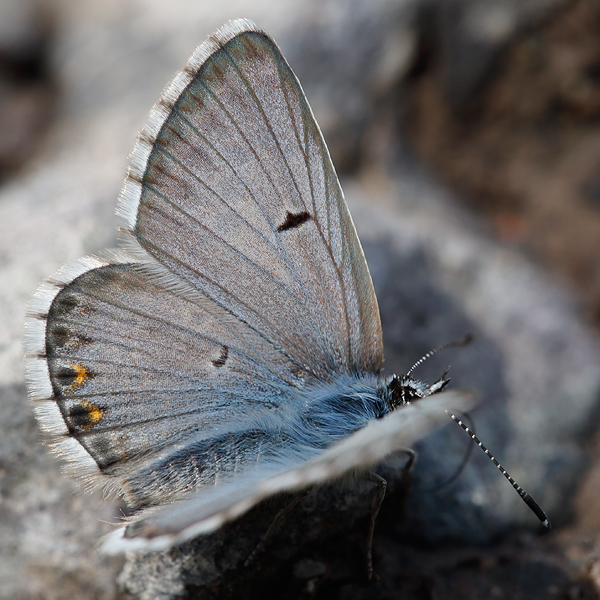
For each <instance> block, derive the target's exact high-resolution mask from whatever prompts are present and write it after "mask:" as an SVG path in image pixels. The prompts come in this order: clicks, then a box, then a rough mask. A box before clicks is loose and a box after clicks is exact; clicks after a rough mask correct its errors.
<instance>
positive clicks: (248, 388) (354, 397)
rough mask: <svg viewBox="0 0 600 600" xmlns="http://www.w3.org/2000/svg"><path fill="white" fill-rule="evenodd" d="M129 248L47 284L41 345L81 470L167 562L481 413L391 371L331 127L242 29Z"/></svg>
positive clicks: (134, 214) (143, 145)
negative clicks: (280, 500)
mask: <svg viewBox="0 0 600 600" xmlns="http://www.w3.org/2000/svg"><path fill="white" fill-rule="evenodd" d="M118 213H119V214H120V215H121V216H122V218H123V219H124V221H125V225H124V227H123V228H122V232H123V236H124V245H123V248H122V249H120V250H112V251H105V252H103V253H101V254H99V255H97V256H91V257H86V258H82V259H80V260H78V261H76V262H74V263H73V264H70V265H68V266H66V267H64V268H63V269H62V270H61V271H59V272H58V273H57V274H56V275H54V276H53V277H51V278H49V279H47V280H46V281H45V282H43V283H42V285H41V286H40V288H39V289H38V290H37V292H36V293H35V296H34V298H33V300H32V301H31V303H30V306H29V309H28V317H27V322H26V337H25V351H26V363H27V372H28V389H29V395H30V398H31V401H32V403H33V407H34V411H35V414H36V416H37V419H38V421H39V424H40V426H41V428H42V430H43V431H44V432H45V433H46V434H47V435H48V437H49V440H50V443H51V445H52V447H53V448H54V449H55V450H56V452H57V453H58V454H60V455H61V456H62V457H64V459H65V461H66V463H67V467H68V469H69V470H70V471H72V472H73V473H75V474H76V475H79V476H83V477H84V478H85V480H86V482H87V483H88V485H89V486H91V487H102V488H104V490H105V491H106V492H107V493H111V492H115V493H119V494H122V495H123V496H124V497H125V499H126V501H127V502H128V503H129V504H130V505H131V506H132V507H138V508H140V509H143V510H140V511H139V512H138V514H137V516H135V517H134V518H133V520H132V521H131V522H129V523H128V524H126V525H125V526H123V527H120V528H119V529H117V530H115V531H114V532H113V533H112V534H110V535H109V536H108V538H107V539H106V540H105V542H104V548H105V550H106V551H108V552H120V551H124V550H144V551H146V550H162V549H165V548H169V547H171V546H173V545H176V544H179V543H181V542H183V541H186V540H189V539H191V538H193V537H196V536H198V535H200V534H205V533H208V532H210V531H213V530H215V529H217V528H218V527H220V526H221V525H222V524H224V523H225V522H227V521H230V520H232V519H234V518H236V517H238V516H239V515H241V514H243V513H245V512H246V511H248V510H249V509H250V508H251V507H252V506H254V505H256V504H257V503H259V502H261V501H262V500H264V499H265V498H268V497H269V496H273V495H276V494H280V493H281V492H286V491H293V490H301V489H304V488H307V487H311V486H315V485H318V484H320V483H324V482H326V481H330V480H334V479H337V478H340V477H342V476H344V475H346V474H349V473H354V472H360V471H364V470H368V468H369V467H370V466H372V465H374V464H376V463H377V462H379V461H381V460H382V459H383V458H384V457H386V456H387V455H389V454H390V453H392V452H394V451H397V450H399V449H402V448H405V447H408V446H410V445H411V444H412V443H414V442H415V441H416V440H417V439H418V438H420V437H421V436H423V435H424V434H425V433H426V432H427V431H429V430H430V429H431V428H432V427H435V426H437V425H439V424H440V423H441V422H442V421H444V420H446V418H447V417H446V414H445V412H444V411H445V410H447V409H450V408H452V409H453V410H461V409H465V408H467V407H468V405H469V402H470V401H469V400H468V398H467V397H466V396H464V395H460V394H457V393H451V392H444V393H443V394H438V392H441V391H442V389H443V388H444V387H445V385H446V383H447V381H448V380H446V379H444V378H443V377H442V378H441V379H440V380H438V381H437V382H435V383H433V384H431V385H427V384H425V383H423V382H420V381H417V380H415V379H414V378H413V377H412V376H411V375H410V372H409V374H407V375H404V376H396V375H392V376H384V375H383V373H382V367H383V344H382V333H381V323H380V318H379V310H378V306H377V300H376V297H375V292H374V289H373V284H372V282H371V277H370V274H369V270H368V267H367V264H366V261H365V257H364V254H363V251H362V248H361V245H360V242H359V239H358V237H357V234H356V231H355V228H354V225H353V222H352V218H351V216H350V213H349V211H348V208H347V206H346V203H345V200H344V197H343V194H342V190H341V187H340V184H339V181H338V178H337V175H336V173H335V169H334V167H333V164H332V161H331V158H330V156H329V152H328V150H327V147H326V145H325V142H324V140H323V136H322V134H321V132H320V130H319V127H318V125H317V123H316V121H315V118H314V116H313V113H312V111H311V109H310V106H309V105H308V102H307V100H306V97H305V95H304V92H303V91H302V88H301V86H300V83H299V82H298V80H297V78H296V77H295V75H294V73H293V72H292V70H291V69H290V67H289V65H288V63H287V62H286V60H285V59H284V57H283V56H282V54H281V52H280V50H279V49H278V47H277V45H276V44H275V42H274V41H273V40H272V39H271V37H269V36H268V35H267V34H266V33H265V32H264V31H261V30H260V29H259V28H258V27H257V26H256V25H255V24H254V23H252V22H250V21H248V20H243V19H240V20H235V21H231V22H229V23H227V24H226V25H224V26H223V27H222V28H221V29H219V30H218V31H217V32H216V33H214V34H213V35H211V36H210V37H209V38H208V40H207V41H205V42H204V43H203V44H202V45H201V46H200V47H199V48H198V49H197V50H196V52H195V53H194V54H193V56H192V57H191V59H190V60H189V62H188V63H187V65H186V67H185V68H184V69H183V71H181V73H179V75H177V76H176V77H175V79H174V80H173V82H172V83H171V84H170V85H169V86H168V87H167V88H166V90H165V91H164V93H163V96H162V97H161V98H160V100H159V101H158V103H157V104H156V106H155V107H154V109H153V110H152V112H151V113H150V117H149V121H148V123H147V125H146V127H145V128H144V129H143V130H142V131H141V133H140V134H139V137H138V141H137V145H136V147H135V150H134V152H133V155H132V157H131V166H130V168H129V171H128V174H127V178H126V181H125V184H124V188H123V191H122V195H121V198H120V202H119V208H118Z"/></svg>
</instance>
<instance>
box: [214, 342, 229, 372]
mask: <svg viewBox="0 0 600 600" xmlns="http://www.w3.org/2000/svg"><path fill="white" fill-rule="evenodd" d="M228 356H229V348H228V347H227V346H223V348H222V349H221V355H220V356H219V358H216V359H215V360H213V361H212V364H213V365H215V367H223V366H225V363H226V362H227V358H228Z"/></svg>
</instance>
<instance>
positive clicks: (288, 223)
mask: <svg viewBox="0 0 600 600" xmlns="http://www.w3.org/2000/svg"><path fill="white" fill-rule="evenodd" d="M310 219H311V216H310V215H309V214H308V213H307V212H306V211H304V212H301V213H296V214H294V213H291V212H290V211H289V210H288V212H287V215H286V217H285V221H284V222H283V223H282V224H281V225H280V226H279V227H278V228H277V231H279V232H280V233H281V232H282V231H287V230H288V229H295V228H296V227H300V225H302V224H303V223H306V221H309V220H310Z"/></svg>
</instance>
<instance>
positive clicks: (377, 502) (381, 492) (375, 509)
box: [365, 471, 387, 579]
mask: <svg viewBox="0 0 600 600" xmlns="http://www.w3.org/2000/svg"><path fill="white" fill-rule="evenodd" d="M365 478H366V479H368V480H369V481H372V482H373V483H374V484H375V485H376V486H377V487H376V491H375V497H374V498H373V505H372V506H371V520H370V521H369V533H368V534H367V577H368V578H369V579H373V576H374V574H373V533H374V531H375V521H376V520H377V515H378V514H379V509H380V508H381V504H382V503H383V499H384V498H385V492H386V490H387V481H386V480H385V479H384V478H383V477H380V476H379V475H377V473H372V472H370V471H369V472H368V473H366V474H365ZM375 578H377V575H375Z"/></svg>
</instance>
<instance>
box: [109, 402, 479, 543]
mask: <svg viewBox="0 0 600 600" xmlns="http://www.w3.org/2000/svg"><path fill="white" fill-rule="evenodd" d="M473 403H474V399H473V398H472V397H469V396H466V395H464V394H461V393H458V392H444V393H441V394H436V395H435V396H430V397H428V398H426V399H423V400H420V401H418V402H414V403H413V404H411V405H409V406H406V407H404V408H400V409H398V410H396V411H394V412H392V413H391V414H389V415H387V416H386V417H384V418H383V419H379V420H373V421H371V422H370V423H369V424H368V425H367V426H366V427H364V428H363V429H360V430H359V431H357V432H356V433H354V434H352V435H351V436H349V437H347V438H345V439H343V440H342V441H340V442H338V443H337V444H335V445H333V446H332V447H331V448H329V449H327V450H325V451H323V452H321V453H320V454H319V455H318V456H315V457H313V458H312V459H311V460H306V459H307V458H311V457H310V456H307V455H306V454H305V453H302V452H297V453H294V450H295V449H294V448H289V449H288V450H287V453H286V456H282V457H281V460H280V461H279V462H273V463H271V464H264V465H262V466H261V468H260V469H259V470H257V471H255V472H253V473H249V474H246V475H245V476H240V477H238V478H235V479H231V480H228V481H224V482H223V483H222V484H220V485H219V486H214V487H211V488H207V489H205V490H201V491H200V492H197V493H196V494H194V495H193V496H191V497H190V498H188V499H187V500H183V501H181V502H176V503H174V504H171V505H168V506H163V507H159V508H157V509H153V510H151V511H149V512H148V513H145V514H143V515H142V516H141V518H140V519H139V520H136V521H135V522H133V523H131V524H130V525H127V526H126V527H123V528H120V529H118V530H117V531H115V532H113V533H112V534H110V535H109V536H108V537H107V538H106V540H105V543H104V546H103V548H104V550H105V551H106V552H108V553H118V552H124V551H127V550H141V551H150V550H164V549H166V548H169V547H171V546H173V545H176V544H180V543H182V542H184V541H186V540H189V539H192V538H194V537H196V536H198V535H201V534H205V533H209V532H211V531H214V530H215V529H218V528H219V527H221V526H222V525H223V524H224V523H226V522H227V521H230V520H232V519H235V518H237V517H239V516H240V515H242V514H243V513H245V512H246V511H248V510H249V509H250V508H252V506H254V505H256V504H258V503H259V502H261V501H262V500H264V499H266V498H268V497H269V496H273V495H275V494H278V493H281V492H286V491H293V490H300V489H304V488H307V487H310V486H312V485H319V484H322V483H324V482H326V481H330V480H334V479H337V478H340V477H342V476H343V475H344V474H346V473H349V472H353V471H357V470H361V469H366V468H368V467H370V466H372V465H374V464H377V463H378V462H380V461H381V460H382V459H384V458H385V457H386V456H388V455H389V454H392V453H393V452H396V451H398V450H402V449H405V448H409V447H410V446H411V445H413V444H414V443H415V442H416V441H417V440H418V439H419V438H421V437H422V436H423V435H425V434H426V433H427V432H429V431H430V430H431V429H433V428H435V427H437V426H439V425H441V424H443V423H445V422H449V421H448V416H447V415H446V414H445V412H444V411H446V410H448V411H465V410H468V409H469V408H470V407H472V406H473Z"/></svg>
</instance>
